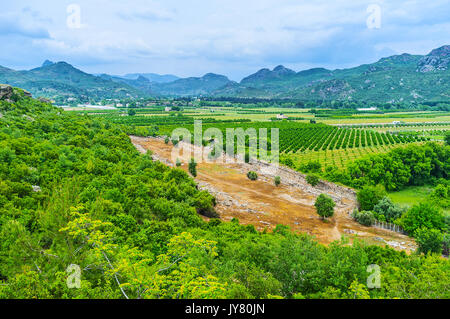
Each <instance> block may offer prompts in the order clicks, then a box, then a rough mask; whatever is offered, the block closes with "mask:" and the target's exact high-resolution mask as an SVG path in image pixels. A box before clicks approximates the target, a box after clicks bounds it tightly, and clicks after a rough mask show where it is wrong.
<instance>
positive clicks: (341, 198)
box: [130, 136, 416, 251]
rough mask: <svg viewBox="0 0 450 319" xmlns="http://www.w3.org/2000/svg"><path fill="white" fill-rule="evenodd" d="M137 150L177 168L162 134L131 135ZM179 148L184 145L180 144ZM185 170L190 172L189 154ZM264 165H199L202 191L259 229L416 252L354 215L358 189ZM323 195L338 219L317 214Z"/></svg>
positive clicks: (406, 241) (408, 242)
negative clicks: (277, 180)
mask: <svg viewBox="0 0 450 319" xmlns="http://www.w3.org/2000/svg"><path fill="white" fill-rule="evenodd" d="M130 138H131V141H132V142H133V144H134V145H135V146H136V148H137V149H138V150H139V151H140V152H142V153H144V152H146V151H147V150H151V151H152V152H153V155H152V156H153V159H154V160H159V161H161V162H163V163H165V164H167V165H170V166H174V164H175V163H174V162H173V161H172V160H171V154H172V150H173V145H172V144H171V143H169V144H165V143H164V140H163V139H161V138H143V137H135V136H131V137H130ZM178 147H180V146H178ZM185 155H186V156H185V158H183V156H181V158H183V163H184V164H183V165H182V166H181V168H182V169H184V170H186V171H187V164H186V163H187V160H189V159H190V154H185ZM265 168H266V167H265V166H264V165H262V164H261V163H257V164H252V165H250V164H236V163H232V164H226V163H199V164H198V166H197V172H198V175H197V177H196V178H195V180H196V182H197V183H198V186H199V188H200V189H204V190H207V191H208V192H210V193H211V194H213V195H214V196H215V197H216V200H217V206H216V210H217V212H218V213H219V215H220V218H221V219H222V220H224V221H229V220H231V219H232V218H238V219H239V221H240V223H241V224H251V225H254V226H255V227H256V228H257V229H258V230H264V229H268V230H272V229H273V228H274V227H275V226H276V225H278V224H283V225H288V226H289V227H290V228H291V229H292V230H294V231H296V232H304V233H308V234H310V235H312V236H314V237H316V239H317V240H318V241H319V242H321V243H323V244H329V243H331V242H333V241H335V240H339V239H340V238H341V237H342V236H345V237H348V238H349V239H350V241H352V240H353V239H355V238H361V239H364V240H365V241H367V242H369V243H371V244H376V245H389V246H391V247H393V248H395V249H398V250H406V251H412V250H414V249H415V247H416V245H415V243H414V241H413V239H412V238H409V237H408V236H405V235H402V234H398V233H395V232H391V231H388V230H384V229H378V228H374V227H365V226H362V225H360V224H358V223H356V222H355V221H353V219H352V218H351V217H350V216H349V213H350V212H351V211H353V209H354V208H355V207H356V196H355V193H354V191H353V190H351V189H349V188H345V187H341V186H337V185H334V184H332V183H328V182H321V183H320V184H319V185H318V186H317V187H312V186H311V185H309V184H308V183H306V181H305V178H304V176H303V175H302V174H299V173H297V172H294V171H292V170H289V169H286V168H280V169H279V170H278V171H276V172H267V170H266V169H265ZM249 170H253V171H256V172H258V176H259V178H258V180H256V181H250V180H249V179H248V178H247V176H246V174H247V172H248V171H249ZM274 175H279V176H281V185H280V186H278V187H277V186H275V185H274V182H273V176H274ZM321 193H327V194H328V195H330V196H331V197H332V198H333V199H334V200H335V202H336V204H337V205H336V211H335V215H334V217H332V218H330V219H329V220H328V221H326V222H324V221H322V220H321V219H320V217H319V216H318V215H317V214H316V212H315V208H314V201H315V199H316V197H317V196H318V195H319V194H321Z"/></svg>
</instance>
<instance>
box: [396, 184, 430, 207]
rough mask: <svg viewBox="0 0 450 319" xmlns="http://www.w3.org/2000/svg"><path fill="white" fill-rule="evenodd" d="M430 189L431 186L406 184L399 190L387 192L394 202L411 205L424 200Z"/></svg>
mask: <svg viewBox="0 0 450 319" xmlns="http://www.w3.org/2000/svg"><path fill="white" fill-rule="evenodd" d="M432 191H433V188H432V186H408V187H406V188H404V189H402V190H401V191H397V192H391V193H389V197H390V198H391V200H392V201H393V202H394V203H395V204H399V205H401V206H407V207H411V206H413V205H416V204H419V203H420V202H422V201H424V200H425V199H426V198H427V196H428V195H429V194H430V193H431V192H432Z"/></svg>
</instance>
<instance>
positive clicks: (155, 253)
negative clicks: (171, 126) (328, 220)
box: [0, 89, 450, 298]
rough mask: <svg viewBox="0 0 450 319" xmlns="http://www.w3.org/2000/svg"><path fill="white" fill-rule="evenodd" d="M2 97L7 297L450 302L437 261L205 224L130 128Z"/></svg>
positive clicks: (207, 201) (0, 246)
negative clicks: (372, 285)
mask: <svg viewBox="0 0 450 319" xmlns="http://www.w3.org/2000/svg"><path fill="white" fill-rule="evenodd" d="M5 92H6V91H5ZM0 96H1V99H0V298H275V297H277V298H279V297H283V298H396V297H400V298H450V289H449V283H450V263H449V261H448V260H447V259H445V258H442V257H441V256H439V255H428V256H424V255H419V254H413V255H406V254H405V253H404V252H397V251H395V250H393V249H390V248H382V247H378V246H368V245H366V244H364V243H360V242H358V241H356V242H355V243H354V244H353V245H352V246H350V245H348V244H347V243H346V242H345V240H344V241H342V242H335V243H333V244H331V245H329V246H323V245H320V244H318V243H317V242H316V241H314V239H313V238H311V237H309V236H307V235H303V234H294V233H292V232H290V231H289V230H288V229H287V228H286V227H284V226H281V225H280V226H278V227H277V228H276V229H275V231H274V232H270V233H268V232H263V233H261V232H257V231H256V230H255V228H254V227H253V226H243V225H239V222H238V220H233V221H232V222H221V221H220V220H218V219H211V220H208V221H205V219H204V218H202V217H201V216H200V214H205V212H211V211H212V210H213V209H214V198H213V197H212V196H211V195H209V194H208V193H206V192H204V191H199V190H198V188H197V186H196V184H195V182H194V180H193V179H192V178H191V177H189V175H187V173H185V172H184V171H182V170H180V169H173V168H169V167H167V166H165V165H163V164H162V163H160V162H154V161H153V160H152V158H151V154H145V155H140V154H139V153H138V151H137V150H136V149H135V148H134V146H133V145H132V144H131V142H130V139H129V137H128V136H127V135H126V133H125V132H126V131H127V129H126V128H125V127H123V126H120V125H115V124H110V123H108V122H106V121H104V120H101V119H96V118H92V117H87V116H82V115H70V114H67V113H64V112H63V111H62V110H60V109H58V108H55V107H53V106H51V105H50V104H46V103H43V102H40V101H37V100H34V99H32V98H31V97H29V96H28V95H26V94H25V93H24V92H23V91H22V90H20V89H14V90H12V91H11V90H8V92H6V93H5V94H4V95H0ZM371 264H377V265H379V266H380V269H381V288H379V289H368V288H367V287H366V281H367V278H368V276H369V275H370V274H369V273H368V272H367V267H368V266H369V265H371ZM70 265H78V266H79V267H80V270H81V272H80V274H81V287H80V288H79V289H70V288H68V286H67V284H66V280H67V277H68V275H69V274H68V273H67V272H66V269H67V268H68V267H69V266H70ZM69 269H74V268H69Z"/></svg>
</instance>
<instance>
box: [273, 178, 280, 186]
mask: <svg viewBox="0 0 450 319" xmlns="http://www.w3.org/2000/svg"><path fill="white" fill-rule="evenodd" d="M274 183H275V186H278V185H280V184H281V177H280V176H275V179H274Z"/></svg>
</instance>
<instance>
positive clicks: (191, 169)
mask: <svg viewBox="0 0 450 319" xmlns="http://www.w3.org/2000/svg"><path fill="white" fill-rule="evenodd" d="M188 169H189V173H191V175H192V176H194V177H197V163H196V162H195V159H194V158H191V161H190V162H189V167H188Z"/></svg>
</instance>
